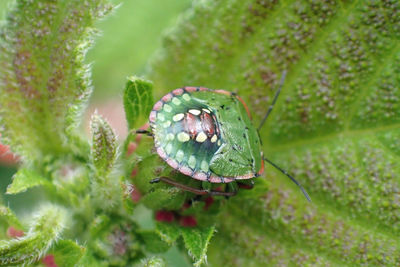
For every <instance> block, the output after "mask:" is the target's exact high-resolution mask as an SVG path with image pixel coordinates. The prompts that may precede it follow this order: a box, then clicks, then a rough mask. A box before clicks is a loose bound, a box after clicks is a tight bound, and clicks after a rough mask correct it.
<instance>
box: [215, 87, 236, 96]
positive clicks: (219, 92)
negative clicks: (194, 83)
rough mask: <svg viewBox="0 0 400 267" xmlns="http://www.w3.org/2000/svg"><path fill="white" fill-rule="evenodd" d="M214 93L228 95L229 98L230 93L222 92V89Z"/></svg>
mask: <svg viewBox="0 0 400 267" xmlns="http://www.w3.org/2000/svg"><path fill="white" fill-rule="evenodd" d="M214 92H216V93H218V94H223V95H228V96H231V95H232V93H231V92H229V91H226V90H222V89H218V90H214Z"/></svg>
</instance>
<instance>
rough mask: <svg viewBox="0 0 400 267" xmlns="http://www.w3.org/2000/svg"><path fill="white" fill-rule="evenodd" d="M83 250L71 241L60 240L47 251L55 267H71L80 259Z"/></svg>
mask: <svg viewBox="0 0 400 267" xmlns="http://www.w3.org/2000/svg"><path fill="white" fill-rule="evenodd" d="M84 252H85V248H83V247H81V246H79V245H78V244H77V243H75V242H73V241H71V240H60V241H58V242H57V244H55V246H54V247H53V248H52V249H51V250H50V251H49V254H50V255H53V256H54V260H55V263H56V264H57V266H63V267H64V266H65V267H73V266H76V264H77V262H78V261H79V260H80V259H81V258H82V256H83V254H84Z"/></svg>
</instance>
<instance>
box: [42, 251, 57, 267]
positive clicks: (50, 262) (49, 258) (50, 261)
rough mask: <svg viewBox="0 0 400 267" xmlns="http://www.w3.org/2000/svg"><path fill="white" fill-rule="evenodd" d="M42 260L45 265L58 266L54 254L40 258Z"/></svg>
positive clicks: (49, 266)
mask: <svg viewBox="0 0 400 267" xmlns="http://www.w3.org/2000/svg"><path fill="white" fill-rule="evenodd" d="M42 262H43V264H44V265H45V266H46V267H58V266H57V264H56V262H55V260H54V255H52V254H49V255H46V256H45V257H44V258H43V259H42Z"/></svg>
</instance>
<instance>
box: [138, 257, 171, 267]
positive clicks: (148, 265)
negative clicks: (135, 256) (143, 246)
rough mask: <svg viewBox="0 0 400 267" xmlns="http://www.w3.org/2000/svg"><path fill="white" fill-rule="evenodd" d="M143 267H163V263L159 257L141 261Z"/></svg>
mask: <svg viewBox="0 0 400 267" xmlns="http://www.w3.org/2000/svg"><path fill="white" fill-rule="evenodd" d="M141 266H143V267H165V266H166V265H165V261H164V260H163V259H162V258H159V257H151V258H149V259H145V260H143V261H142V264H141Z"/></svg>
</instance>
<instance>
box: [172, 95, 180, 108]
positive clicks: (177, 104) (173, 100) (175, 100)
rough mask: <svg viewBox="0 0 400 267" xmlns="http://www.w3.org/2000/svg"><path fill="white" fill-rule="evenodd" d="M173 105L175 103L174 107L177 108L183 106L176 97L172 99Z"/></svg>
mask: <svg viewBox="0 0 400 267" xmlns="http://www.w3.org/2000/svg"><path fill="white" fill-rule="evenodd" d="M172 103H174V105H176V106H179V105H180V104H181V101H180V100H179V99H178V98H177V97H174V98H172Z"/></svg>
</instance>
